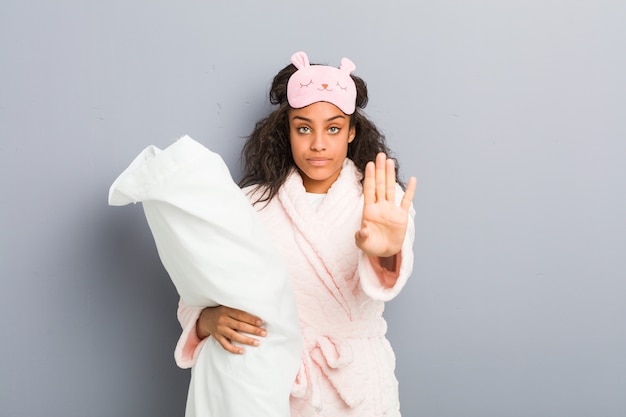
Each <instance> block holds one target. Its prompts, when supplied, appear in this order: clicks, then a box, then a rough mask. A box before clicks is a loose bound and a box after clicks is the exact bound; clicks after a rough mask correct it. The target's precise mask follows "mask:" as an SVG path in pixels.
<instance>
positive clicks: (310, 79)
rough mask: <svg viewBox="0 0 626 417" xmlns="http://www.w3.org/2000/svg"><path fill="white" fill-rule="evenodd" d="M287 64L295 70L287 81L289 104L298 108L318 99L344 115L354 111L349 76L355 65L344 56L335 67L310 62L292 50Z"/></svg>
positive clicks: (302, 54) (354, 96) (354, 98)
mask: <svg viewBox="0 0 626 417" xmlns="http://www.w3.org/2000/svg"><path fill="white" fill-rule="evenodd" d="M291 63H292V64H293V65H295V67H296V68H298V70H297V71H296V72H294V73H293V75H292V76H291V77H290V78H289V81H288V83H287V100H288V101H289V105H290V106H291V107H293V108H295V109H300V108H303V107H306V106H308V105H309V104H313V103H316V102H318V101H326V102H329V103H332V104H334V105H335V106H337V107H339V108H340V109H341V111H343V112H344V113H345V114H352V113H354V109H355V103H356V86H355V85H354V81H353V80H352V78H351V77H350V73H351V72H352V71H354V70H355V68H356V67H355V65H354V64H353V63H352V61H350V60H349V59H348V58H343V59H342V60H341V65H340V66H339V68H335V67H329V66H325V65H310V64H309V58H308V57H307V55H306V54H305V53H304V52H296V53H295V54H293V55H292V57H291Z"/></svg>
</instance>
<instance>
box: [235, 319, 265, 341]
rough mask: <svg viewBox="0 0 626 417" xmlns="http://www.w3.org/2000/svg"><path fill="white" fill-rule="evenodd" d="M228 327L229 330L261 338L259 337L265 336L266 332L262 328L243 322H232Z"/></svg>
mask: <svg viewBox="0 0 626 417" xmlns="http://www.w3.org/2000/svg"><path fill="white" fill-rule="evenodd" d="M229 327H230V328H231V329H234V330H237V331H238V332H243V333H248V334H252V335H255V336H261V337H265V336H267V331H266V330H265V329H264V328H262V327H258V326H253V325H251V324H248V323H245V322H243V321H233V322H232V323H230V326H229ZM255 340H256V339H255ZM238 341H239V340H238Z"/></svg>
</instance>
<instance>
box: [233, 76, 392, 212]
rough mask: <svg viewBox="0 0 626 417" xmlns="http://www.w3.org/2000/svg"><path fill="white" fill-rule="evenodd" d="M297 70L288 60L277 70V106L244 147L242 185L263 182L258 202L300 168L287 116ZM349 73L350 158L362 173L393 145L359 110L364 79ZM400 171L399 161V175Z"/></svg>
mask: <svg viewBox="0 0 626 417" xmlns="http://www.w3.org/2000/svg"><path fill="white" fill-rule="evenodd" d="M296 71H297V68H296V67H295V66H294V65H293V64H289V65H287V66H286V67H285V68H283V69H282V70H280V71H279V72H278V74H276V76H275V77H274V80H273V81H272V86H271V88H270V92H269V99H270V103H272V104H274V105H278V108H277V109H276V110H274V111H273V112H272V113H270V115H269V116H267V117H266V118H264V119H262V120H260V121H258V122H257V123H256V125H255V127H254V130H253V131H252V133H251V134H250V136H248V137H247V139H246V143H245V144H244V146H243V149H242V150H241V159H242V161H243V164H242V165H243V170H244V171H243V176H242V178H241V180H240V181H239V186H240V187H246V186H249V185H259V186H262V187H260V188H261V189H262V192H261V194H260V195H259V196H258V199H257V201H256V203H259V202H269V201H270V200H271V199H272V198H274V196H276V194H277V193H278V189H279V188H280V187H281V186H282V185H283V183H284V182H285V180H286V179H287V177H288V176H289V174H290V173H291V171H292V170H293V169H297V167H296V164H295V162H294V160H293V156H292V153H291V145H290V141H289V117H288V116H289V110H291V106H289V103H288V102H287V82H288V81H289V77H291V75H292V74H293V73H294V72H296ZM350 76H351V77H352V79H353V80H354V83H355V84H356V91H357V94H356V107H357V108H356V110H355V111H354V113H353V114H352V115H350V128H352V127H355V132H356V136H355V139H354V140H353V141H352V142H351V143H350V144H349V145H348V158H350V159H351V160H352V161H353V162H354V164H355V165H356V167H357V168H358V169H359V171H360V172H361V174H363V173H364V172H365V165H366V164H367V163H368V162H369V161H374V160H375V159H376V155H377V154H378V153H379V152H385V153H386V154H387V155H388V156H389V155H390V149H389V148H388V147H387V144H386V142H385V136H384V135H383V134H382V133H381V132H380V131H379V130H378V129H377V128H376V126H375V125H374V123H372V122H371V121H370V120H369V119H368V118H367V117H365V116H364V115H363V114H362V113H361V112H360V111H359V109H363V108H365V106H366V105H367V101H368V97H367V85H366V83H365V81H363V80H362V79H361V78H359V77H357V76H354V75H352V74H351V75H350ZM397 175H398V165H397V164H396V177H397Z"/></svg>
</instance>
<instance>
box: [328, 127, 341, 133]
mask: <svg viewBox="0 0 626 417" xmlns="http://www.w3.org/2000/svg"><path fill="white" fill-rule="evenodd" d="M328 133H333V134H335V133H339V128H338V127H335V126H333V127H329V128H328Z"/></svg>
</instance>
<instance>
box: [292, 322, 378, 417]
mask: <svg viewBox="0 0 626 417" xmlns="http://www.w3.org/2000/svg"><path fill="white" fill-rule="evenodd" d="M386 332H387V322H385V320H384V319H383V318H382V317H380V318H378V319H375V320H355V321H350V322H345V323H342V324H341V325H338V326H334V327H330V328H326V329H324V330H323V331H320V330H316V329H315V328H313V327H305V328H304V329H303V332H302V335H303V339H304V350H303V354H302V366H301V367H300V371H299V372H298V375H297V377H296V382H295V384H294V386H293V388H292V392H291V395H292V396H294V397H296V398H301V397H303V396H304V395H305V393H306V391H307V387H308V386H310V389H311V404H312V405H313V406H314V407H315V409H317V410H318V411H319V410H321V409H322V399H321V395H320V393H321V391H322V390H321V388H320V384H321V382H320V378H322V377H323V376H322V375H319V373H318V372H316V370H315V366H314V363H315V364H316V365H317V366H319V367H320V368H321V370H322V372H323V374H324V376H325V377H326V378H327V379H328V381H329V382H330V384H331V385H332V386H333V387H334V388H335V390H336V391H337V393H338V394H339V396H340V397H341V399H342V400H343V401H344V402H345V403H346V405H348V406H349V407H351V408H352V407H356V406H358V405H359V404H360V403H361V402H362V401H363V399H364V395H365V392H366V390H365V389H362V388H361V387H360V385H359V381H362V380H363V379H362V378H360V377H359V376H358V375H354V373H355V372H354V371H355V369H354V368H352V367H350V364H351V363H352V362H353V360H354V356H353V352H352V345H351V343H350V339H363V338H380V337H384V336H385V333H386ZM307 376H308V378H307ZM344 381H349V383H345V382H344Z"/></svg>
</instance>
